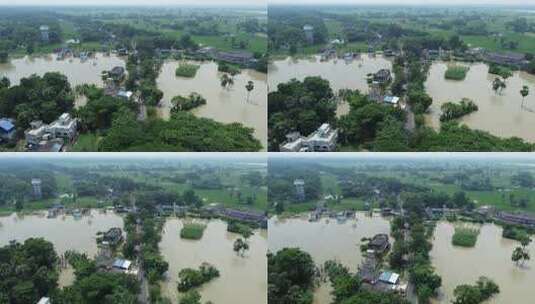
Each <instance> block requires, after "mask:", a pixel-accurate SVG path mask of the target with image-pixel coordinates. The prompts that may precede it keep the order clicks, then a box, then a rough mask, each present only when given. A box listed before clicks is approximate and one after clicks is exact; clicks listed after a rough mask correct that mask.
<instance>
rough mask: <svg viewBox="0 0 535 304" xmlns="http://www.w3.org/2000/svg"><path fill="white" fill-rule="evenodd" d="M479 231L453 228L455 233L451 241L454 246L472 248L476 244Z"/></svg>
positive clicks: (468, 228)
mask: <svg viewBox="0 0 535 304" xmlns="http://www.w3.org/2000/svg"><path fill="white" fill-rule="evenodd" d="M478 235H479V229H477V228H470V227H455V233H454V234H453V237H452V239H451V243H452V244H453V245H454V246H461V247H474V246H475V245H476V242H477V236H478Z"/></svg>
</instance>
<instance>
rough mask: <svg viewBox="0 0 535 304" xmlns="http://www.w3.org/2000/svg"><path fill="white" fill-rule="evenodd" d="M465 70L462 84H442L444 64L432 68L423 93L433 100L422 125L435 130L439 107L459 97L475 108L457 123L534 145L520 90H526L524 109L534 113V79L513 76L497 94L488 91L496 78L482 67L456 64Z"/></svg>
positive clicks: (533, 122)
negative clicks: (475, 106) (474, 105)
mask: <svg viewBox="0 0 535 304" xmlns="http://www.w3.org/2000/svg"><path fill="white" fill-rule="evenodd" d="M457 64H458V65H465V66H469V67H470V70H469V71H468V73H467V75H466V78H465V79H464V80H462V81H455V80H446V79H444V73H445V71H446V70H447V63H445V62H435V63H433V64H432V66H431V68H430V70H429V75H428V77H427V81H426V83H425V87H426V91H427V93H428V94H429V95H430V96H431V97H432V98H433V104H432V105H431V107H430V113H429V114H428V115H426V123H427V124H428V125H430V126H433V127H434V128H435V129H438V128H439V126H440V114H441V111H440V106H441V105H442V104H443V103H445V102H449V101H451V102H459V101H460V100H461V99H462V98H463V97H466V98H470V99H472V100H473V101H474V102H475V103H476V104H477V105H478V107H479V110H478V111H477V112H474V113H471V114H469V115H466V116H464V117H463V118H461V119H460V121H461V122H462V123H464V124H466V125H468V126H469V127H470V128H473V129H479V130H484V131H488V132H490V133H491V134H493V135H496V136H500V137H511V136H516V137H520V138H523V139H525V140H527V141H529V142H535V132H533V127H534V126H535V112H531V111H530V110H525V109H524V110H523V109H522V108H521V105H522V96H521V95H520V93H519V92H520V90H521V89H522V86H523V85H527V86H528V87H529V88H530V95H528V96H527V97H526V98H525V101H524V106H525V107H527V108H528V109H531V110H533V111H535V97H533V94H534V93H533V92H534V91H535V76H534V75H530V74H527V73H526V72H514V73H513V76H512V77H510V78H508V79H507V80H506V85H507V87H506V88H505V89H504V90H503V91H502V92H501V93H499V94H496V93H495V92H494V91H493V90H492V81H493V80H494V79H495V78H496V75H492V74H489V73H488V66H487V65H486V64H484V63H475V64H468V63H457Z"/></svg>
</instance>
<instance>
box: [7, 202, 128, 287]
mask: <svg viewBox="0 0 535 304" xmlns="http://www.w3.org/2000/svg"><path fill="white" fill-rule="evenodd" d="M112 227H120V228H121V229H122V228H123V219H122V217H120V216H118V215H117V214H115V213H112V212H107V213H101V212H99V211H97V210H92V211H91V215H90V216H83V217H82V218H79V219H75V218H74V217H73V216H70V215H67V216H58V217H56V218H47V217H46V213H44V212H42V213H37V214H32V215H20V216H19V215H16V214H12V215H10V216H5V217H0V246H5V245H7V244H9V242H10V241H11V240H16V241H18V242H21V243H22V242H24V240H26V239H28V238H38V237H42V238H44V239H45V240H47V241H49V242H51V243H52V244H54V249H55V250H56V253H57V254H58V255H61V254H63V253H65V251H67V250H75V251H77V252H80V253H85V254H87V255H88V256H89V257H90V258H93V257H94V256H95V254H97V243H96V236H97V232H99V231H107V230H108V229H110V228H112ZM73 281H74V273H73V270H72V268H70V267H68V268H66V269H62V271H61V273H60V277H59V285H60V286H68V285H70V284H71V283H72V282H73Z"/></svg>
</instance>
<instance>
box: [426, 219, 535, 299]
mask: <svg viewBox="0 0 535 304" xmlns="http://www.w3.org/2000/svg"><path fill="white" fill-rule="evenodd" d="M454 231H455V228H454V225H453V224H451V223H448V222H441V223H439V224H438V225H437V227H436V229H435V238H434V241H433V250H432V251H431V261H432V263H433V266H435V268H436V271H437V273H438V274H440V276H442V289H441V293H442V295H441V297H440V298H439V300H438V301H436V303H451V301H452V299H453V290H454V289H455V287H456V286H457V285H460V284H474V283H475V282H476V280H477V279H478V278H479V277H480V276H487V277H489V278H491V279H492V280H494V282H496V283H497V284H498V285H499V287H500V293H499V294H498V295H497V296H496V297H494V298H493V299H492V300H490V301H488V302H485V303H527V302H526V300H527V299H533V296H534V295H535V292H534V290H533V282H535V262H534V261H533V260H532V261H527V262H526V263H525V266H524V268H520V267H518V266H516V265H515V264H514V263H513V262H512V261H511V254H512V253H513V250H514V248H515V247H517V246H519V245H520V243H519V242H517V241H514V240H508V239H505V238H502V228H501V227H499V226H496V225H494V224H485V225H483V226H481V231H480V234H479V237H478V239H477V243H476V246H475V247H473V248H462V247H455V246H453V245H452V244H451V238H452V236H453V233H454ZM529 252H530V254H531V255H533V254H534V253H535V244H534V243H533V242H532V243H531V245H530V246H529Z"/></svg>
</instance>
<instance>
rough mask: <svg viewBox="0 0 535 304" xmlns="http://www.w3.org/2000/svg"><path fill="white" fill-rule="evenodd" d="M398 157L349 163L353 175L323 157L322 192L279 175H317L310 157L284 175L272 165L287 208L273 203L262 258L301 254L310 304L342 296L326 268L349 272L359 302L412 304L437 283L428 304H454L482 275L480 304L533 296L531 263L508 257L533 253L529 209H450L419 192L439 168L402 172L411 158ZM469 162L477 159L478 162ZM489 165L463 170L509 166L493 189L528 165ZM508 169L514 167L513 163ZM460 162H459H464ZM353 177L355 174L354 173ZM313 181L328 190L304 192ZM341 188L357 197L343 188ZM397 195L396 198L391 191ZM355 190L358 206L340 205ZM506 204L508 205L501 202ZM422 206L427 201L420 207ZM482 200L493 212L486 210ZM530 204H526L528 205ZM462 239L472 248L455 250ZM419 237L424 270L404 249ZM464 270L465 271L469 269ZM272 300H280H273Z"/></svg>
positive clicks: (442, 199) (441, 198)
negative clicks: (382, 299) (371, 298)
mask: <svg viewBox="0 0 535 304" xmlns="http://www.w3.org/2000/svg"><path fill="white" fill-rule="evenodd" d="M397 157H398V158H399V159H396V156H392V160H391V162H392V164H389V157H388V156H385V157H384V159H382V160H374V161H372V163H370V164H369V165H367V164H366V160H365V159H366V158H365V157H356V156H354V157H353V158H354V159H355V161H356V162H357V164H358V165H356V166H355V167H352V165H351V164H353V163H352V162H351V159H352V158H351V157H349V156H347V155H346V156H345V158H344V157H340V158H339V159H338V158H337V157H336V156H326V157H321V159H322V161H321V167H322V169H321V171H320V174H319V175H320V176H319V180H320V181H322V182H321V183H320V184H317V182H316V181H314V180H317V179H315V178H311V177H307V178H306V179H299V180H297V182H296V180H292V179H291V178H290V179H287V177H286V175H285V174H286V172H291V171H294V172H295V173H297V174H300V175H301V176H306V173H307V172H309V171H308V170H312V168H314V167H315V166H314V165H313V163H315V162H318V160H317V159H315V158H314V157H306V158H302V159H300V160H297V159H299V157H297V156H296V157H292V159H294V161H293V163H294V164H293V165H291V166H290V167H291V168H286V169H285V170H284V171H282V172H278V171H277V168H279V166H280V165H272V167H274V170H275V171H270V172H274V173H271V174H274V177H273V180H274V183H282V181H283V180H286V182H288V183H289V185H288V186H287V190H285V191H284V196H282V195H278V196H277V197H276V200H277V202H279V203H278V204H280V202H281V200H282V199H283V198H286V201H285V203H284V207H281V206H279V205H275V206H274V208H275V210H279V212H278V214H277V215H274V216H273V217H271V218H270V220H269V251H270V253H271V254H272V255H274V256H275V259H277V258H279V257H278V255H279V254H281V255H284V256H285V255H287V254H288V255H289V254H290V250H296V251H294V252H293V254H297V252H300V254H302V255H310V257H311V259H312V262H313V265H314V271H313V275H312V278H313V284H312V285H310V287H308V288H309V291H310V292H311V293H312V294H313V303H332V302H333V301H334V299H335V297H336V296H337V295H338V294H339V293H338V291H339V290H337V289H339V288H341V287H340V285H338V283H337V281H336V280H332V275H333V274H332V271H333V270H332V269H331V267H333V266H332V265H333V264H334V265H336V264H338V263H339V264H340V265H342V266H343V267H344V268H345V269H347V270H346V271H348V272H349V273H350V274H352V276H353V274H354V278H356V279H355V280H358V286H360V288H359V289H357V288H355V289H354V291H353V292H354V293H356V294H358V293H361V294H362V295H361V296H364V293H366V292H372V293H373V292H376V293H379V294H384V295H385V296H386V295H389V294H390V295H392V297H393V298H392V299H394V296H393V295H398V296H400V297H401V298H403V299H405V300H406V301H408V302H407V303H419V302H418V298H420V299H421V297H422V295H421V285H420V284H435V283H434V282H438V284H437V285H429V286H435V287H434V288H435V289H436V290H435V291H434V292H433V293H432V294H431V296H430V298H429V301H430V302H431V303H451V302H453V301H455V299H456V298H458V296H459V294H458V286H460V285H462V284H471V282H476V281H478V280H480V278H482V277H483V278H485V279H484V280H488V279H490V280H491V281H492V282H495V284H497V285H498V286H499V293H497V294H495V295H494V296H492V297H491V298H489V299H488V301H486V302H484V303H504V302H516V301H522V299H525V298H526V297H528V296H529V294H530V293H531V291H530V287H529V284H530V282H531V281H532V279H533V276H534V275H535V272H534V271H533V269H532V266H531V265H532V262H531V261H530V259H529V257H528V258H527V259H526V260H520V261H519V260H515V259H514V258H513V260H512V254H513V252H516V251H521V250H522V251H523V252H526V253H531V252H533V250H534V248H535V247H533V243H532V242H531V241H530V239H531V235H532V232H533V228H534V227H535V226H534V225H535V216H534V215H533V213H532V212H531V207H529V208H530V211H528V210H526V209H525V208H524V209H523V208H515V209H516V210H503V209H502V208H503V207H498V206H496V205H493V204H495V203H496V202H495V201H493V200H492V199H491V200H488V199H478V201H477V202H476V201H470V199H469V198H468V197H465V198H463V200H465V199H466V203H467V204H469V205H470V204H474V205H472V207H469V208H466V207H454V206H453V204H452V203H451V202H450V201H449V199H448V198H447V197H448V195H446V194H444V193H442V192H438V191H437V192H434V194H432V193H433V192H432V193H428V194H421V195H420V194H416V193H418V191H422V190H423V188H425V187H427V186H428V185H433V187H435V184H436V183H437V181H439V180H440V178H437V176H438V175H441V174H444V175H449V173H439V172H441V170H443V169H441V168H442V167H441V165H439V164H438V163H435V165H431V164H428V165H421V166H422V167H419V166H420V165H417V163H418V161H415V160H414V159H413V160H411V164H410V165H406V164H405V165H402V164H403V163H405V162H407V161H408V159H404V157H403V156H397ZM442 157H443V156H442ZM473 157H474V158H475V159H477V156H473ZM318 158H320V157H318ZM284 159H285V157H283V156H280V157H277V158H276V159H275V160H271V162H272V163H277V162H280V163H281V164H284V163H285V160H284ZM372 159H373V157H372ZM441 159H442V160H443V159H444V158H440V157H439V160H441ZM482 159H484V157H483V158H482ZM490 161H491V162H492V161H494V162H495V163H499V164H498V165H496V164H494V165H474V163H473V162H470V161H468V160H465V162H466V165H467V166H468V167H471V169H470V170H472V169H473V170H476V171H477V170H479V169H477V168H484V167H486V166H491V167H494V166H502V165H503V166H505V167H507V168H505V167H504V168H500V169H498V167H494V169H492V170H494V174H495V177H496V178H498V176H499V178H498V179H497V180H499V181H503V180H504V177H503V174H504V173H499V172H505V171H502V170H506V171H507V170H512V171H513V172H514V171H515V170H521V169H519V168H520V166H524V165H525V164H527V163H528V162H527V161H526V162H524V161H518V162H519V163H518V166H519V167H516V166H517V165H512V167H509V164H508V165H505V163H501V162H504V160H501V161H496V160H490ZM507 161H508V160H505V162H507ZM509 161H511V162H515V163H516V162H517V161H516V160H514V158H512V159H511V160H509ZM423 162H424V161H422V163H423ZM459 162H460V163H459V164H462V161H459ZM342 163H345V167H344V169H342V167H340V166H341V164H342ZM453 164H454V163H453V162H452V163H449V164H444V166H445V167H444V168H446V167H447V168H449V169H448V170H447V171H449V170H451V171H450V172H456V171H455V170H462V169H453V168H454V167H455V166H457V165H458V164H457V165H453ZM330 166H331V167H330ZM406 166H410V167H411V168H412V169H410V170H411V171H412V170H417V171H418V170H419V171H420V172H421V173H420V174H422V175H425V176H427V177H425V178H422V177H417V178H407V177H406V175H405V177H402V176H404V173H401V174H400V173H399V172H403V171H404V170H406ZM425 166H430V167H429V168H426V167H425ZM448 166H450V167H448ZM479 166H481V167H479ZM372 167H373V168H375V170H374V173H371V172H370V171H369V168H372ZM424 168H426V169H424ZM360 170H362V171H360ZM352 171H355V172H356V173H351V172H352ZM424 172H425V173H424ZM430 172H435V173H430ZM295 173H294V174H295ZM291 174H292V173H290V176H291ZM332 174H334V175H335V176H336V180H337V184H338V185H337V184H335V183H333V182H332V181H330V180H331V177H330V176H331V175H332ZM383 174H384V176H383ZM410 174H411V173H409V175H410ZM428 174H429V175H430V176H435V177H431V179H432V180H433V182H428V183H427V184H426V183H425V182H424V180H426V179H427V180H429V178H430V176H429V175H428ZM457 174H462V173H457ZM514 174H515V173H513V176H515V175H514ZM351 176H356V177H358V181H353V180H352V179H351ZM491 176H492V175H491ZM495 177H491V180H492V182H491V183H495V181H494V178H495ZM275 180H276V182H275ZM305 180H306V181H305ZM409 180H413V182H416V183H421V185H422V186H421V187H423V188H421V189H418V188H419V186H416V185H415V184H412V183H410V182H409ZM327 181H329V182H327ZM310 183H312V184H313V187H314V189H318V188H319V189H327V191H328V192H317V191H314V190H312V189H311V188H310V186H309V184H310ZM398 183H400V184H398ZM348 185H352V187H355V188H356V189H355V190H353V189H351V188H348V187H347V186H348ZM438 185H440V182H438ZM438 185H436V186H438ZM398 187H399V188H398ZM412 187H414V188H412ZM502 187H504V186H502ZM530 187H531V186H530ZM395 188H398V189H400V190H394V189H395ZM411 188H412V189H411ZM336 189H339V190H336ZM522 189H524V188H522ZM532 189H533V188H529V187H528V188H527V189H526V190H525V191H530V193H531V191H532ZM319 191H321V190H319ZM324 191H325V190H324ZM338 191H341V192H338ZM352 191H356V193H360V194H358V196H357V201H355V200H354V197H353V196H351V197H344V195H354V194H352V193H353V192H352ZM360 191H364V192H360ZM413 191H415V192H413ZM423 191H424V192H425V190H423ZM492 191H497V192H498V193H499V192H502V193H503V192H505V191H507V192H510V193H512V194H510V196H511V197H514V196H516V195H519V194H518V193H517V191H519V188H518V187H516V188H513V189H511V188H506V187H504V188H501V189H499V190H492ZM520 191H524V190H520ZM409 192H410V194H409ZM312 193H317V195H318V196H319V197H316V198H315V199H312V200H311V199H310V196H311V195H314V194H312ZM325 193H330V194H325ZM335 193H336V194H335ZM453 193H455V192H453ZM458 193H459V192H457V194H455V195H456V196H459V197H460V196H461V195H463V196H465V195H472V194H466V193H463V194H458ZM468 193H470V192H468ZM490 195H493V192H489V193H488V194H485V195H483V196H482V197H487V198H488V197H490ZM508 195H509V194H508ZM503 196H504V197H507V196H506V195H505V194H503ZM433 197H436V198H433ZM528 197H529V196H528ZM426 200H427V201H428V202H427V203H424V202H425V201H426ZM435 200H436V201H435ZM489 202H493V204H491V205H489V204H488V203H489ZM456 204H458V203H456ZM531 204H532V203H531V201H530V202H529V203H528V205H529V206H531ZM457 206H461V205H457ZM280 210H284V211H280ZM276 213H277V212H276ZM414 216H417V217H416V218H415V217H414ZM466 231H473V232H476V231H477V234H475V239H474V243H472V244H471V245H461V244H458V243H457V239H458V238H460V236H459V235H461V234H463V233H465V232H466ZM524 233H526V234H524ZM521 235H522V236H521ZM420 238H421V240H420ZM416 239H419V240H420V241H419V242H428V245H425V246H427V247H426V248H427V249H426V250H429V251H428V254H427V259H428V261H427V262H416V261H415V260H414V258H415V255H416V254H417V253H414V252H412V251H411V250H414V249H411V246H416V244H415V243H414V240H416ZM402 244H406V245H402ZM403 246H408V247H403ZM286 251H287V252H286ZM528 255H529V254H528ZM513 256H514V254H513ZM280 258H282V257H280ZM422 258H423V257H422ZM411 263H422V264H420V265H411ZM417 267H421V268H420V269H419V271H422V273H416V272H415V271H416V270H415V269H416V268H417ZM424 269H426V270H424ZM467 269H470V270H471V271H466V270H467ZM273 271H278V270H273ZM338 271H341V270H338ZM424 272H428V273H427V274H425V276H428V281H426V282H429V283H424V282H421V281H418V279H417V277H418V276H420V275H422V276H424V274H423V273H424ZM273 284H275V282H273ZM355 284H357V283H355ZM358 290H360V291H358ZM271 296H274V297H278V296H279V295H276V294H275V293H273V294H271ZM403 303H404V302H403Z"/></svg>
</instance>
